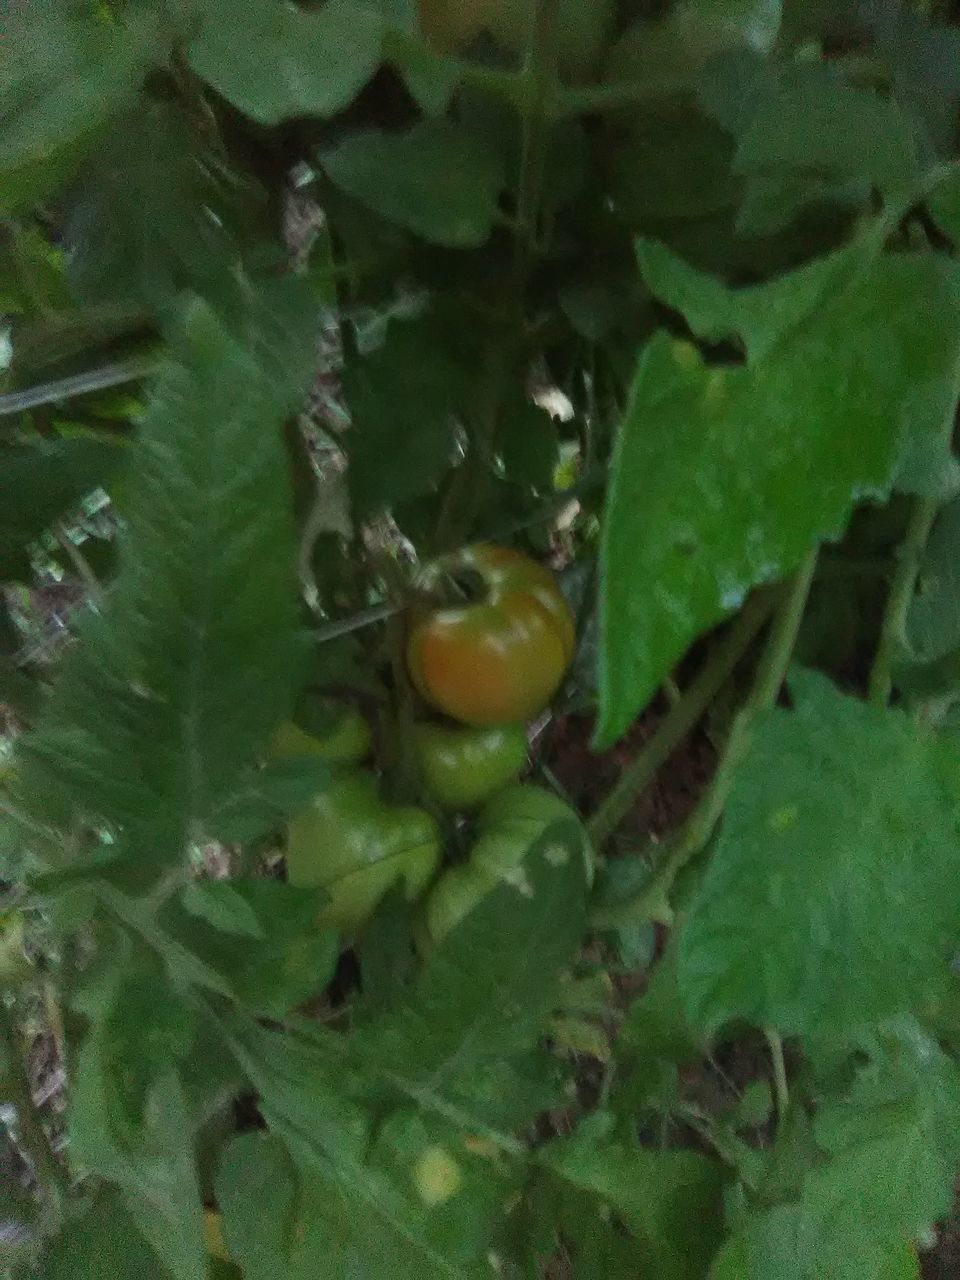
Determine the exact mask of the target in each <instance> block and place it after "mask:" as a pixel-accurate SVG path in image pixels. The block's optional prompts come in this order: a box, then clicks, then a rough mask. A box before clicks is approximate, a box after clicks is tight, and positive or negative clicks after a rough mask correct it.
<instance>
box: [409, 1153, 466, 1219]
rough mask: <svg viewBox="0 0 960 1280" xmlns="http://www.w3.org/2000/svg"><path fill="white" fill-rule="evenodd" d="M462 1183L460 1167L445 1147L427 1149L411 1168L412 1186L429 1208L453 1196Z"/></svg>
mask: <svg viewBox="0 0 960 1280" xmlns="http://www.w3.org/2000/svg"><path fill="white" fill-rule="evenodd" d="M462 1183H463V1177H462V1175H461V1173H460V1166H459V1165H458V1164H457V1162H456V1160H454V1158H453V1156H452V1155H451V1154H450V1152H449V1151H447V1149H446V1148H445V1147H427V1149H426V1151H424V1153H423V1154H422V1155H421V1156H420V1158H419V1159H418V1160H417V1162H416V1164H415V1165H414V1166H413V1185H414V1186H415V1187H416V1189H417V1195H418V1196H419V1197H420V1199H421V1200H422V1201H423V1203H424V1204H426V1205H429V1206H430V1207H431V1208H432V1207H433V1206H434V1205H437V1204H444V1203H445V1202H446V1201H447V1200H449V1199H450V1197H451V1196H455V1195H456V1194H457V1192H458V1191H459V1190H460V1187H461V1184H462Z"/></svg>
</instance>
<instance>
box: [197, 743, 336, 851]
mask: <svg viewBox="0 0 960 1280" xmlns="http://www.w3.org/2000/svg"><path fill="white" fill-rule="evenodd" d="M332 776H333V775H332V772H331V769H330V766H329V765H328V764H326V763H324V762H323V761H322V760H311V759H296V760H273V761H271V762H270V763H269V764H267V765H265V766H264V767H263V768H262V769H257V770H256V771H254V772H251V773H250V774H248V775H247V776H246V778H245V779H244V780H243V783H242V785H240V784H238V786H237V787H236V789H235V790H234V792H233V794H232V795H230V796H229V797H228V799H227V801H226V803H225V804H224V805H223V807H222V808H220V809H218V810H217V811H216V812H215V813H214V814H213V815H212V817H211V819H210V831H211V833H212V834H213V835H214V836H216V838H217V839H218V840H225V841H228V842H233V841H247V840H254V839H256V838H257V837H258V836H262V835H265V834H266V833H267V832H269V831H275V830H276V829H277V827H279V826H280V824H281V823H282V822H283V820H284V818H288V817H290V815H291V814H294V813H296V812H297V811H298V810H300V809H303V808H305V807H306V805H307V804H308V803H309V802H310V801H311V800H312V799H313V798H314V796H316V795H318V794H319V792H321V791H323V790H324V789H325V788H326V787H327V786H329V784H330V779H331V777H332Z"/></svg>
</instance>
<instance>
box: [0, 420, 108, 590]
mask: <svg viewBox="0 0 960 1280" xmlns="http://www.w3.org/2000/svg"><path fill="white" fill-rule="evenodd" d="M123 458H124V452H123V450H122V449H120V448H119V447H117V446H116V445H114V444H110V443H107V442H105V441H100V440H82V439H77V440H29V441H28V440H0V580H2V579H23V578H26V577H28V576H29V574H30V555H29V548H30V543H31V542H34V541H35V540H36V539H37V538H39V536H40V535H41V534H42V533H43V532H44V531H45V530H46V529H48V528H49V527H50V526H51V525H52V524H54V523H55V522H56V521H57V520H58V519H59V518H60V517H61V516H65V515H68V514H69V513H70V511H71V509H72V508H74V507H76V506H77V504H78V503H79V502H80V500H81V499H82V498H84V497H85V496H86V495H87V494H88V493H90V492H91V491H92V490H93V489H96V488H99V487H100V486H101V485H105V484H107V483H108V482H109V480H110V477H111V476H112V475H113V472H114V471H115V470H116V468H117V466H118V464H119V463H120V462H121V460H123Z"/></svg>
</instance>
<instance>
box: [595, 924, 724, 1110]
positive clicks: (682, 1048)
mask: <svg viewBox="0 0 960 1280" xmlns="http://www.w3.org/2000/svg"><path fill="white" fill-rule="evenodd" d="M703 1049H704V1045H703V1043H702V1040H701V1038H700V1037H699V1036H698V1035H697V1034H696V1033H695V1031H694V1029H693V1028H692V1027H691V1026H690V1023H689V1021H688V1019H687V1016H686V1012H685V1010H684V1007H683V1000H682V998H681V994H680V986H679V982H678V973H677V944H676V934H671V936H670V941H669V942H668V944H667V950H666V952H665V954H664V955H663V957H662V959H661V960H660V962H659V964H658V965H657V967H656V968H655V969H654V971H653V976H652V978H651V979H650V983H649V986H648V987H647V990H646V991H645V992H644V994H643V995H642V996H641V997H640V999H639V1000H635V1001H634V1002H633V1004H632V1005H631V1006H630V1008H629V1009H628V1011H627V1015H626V1017H625V1018H624V1020H623V1023H622V1024H621V1027H620V1034H619V1036H618V1037H617V1041H616V1046H615V1053H616V1059H617V1064H618V1069H619V1072H620V1082H619V1086H620V1087H619V1088H618V1090H617V1093H616V1098H615V1101H616V1104H617V1105H619V1106H627V1107H629V1108H631V1109H634V1110H635V1109H638V1108H640V1107H642V1106H644V1105H649V1104H651V1103H653V1104H656V1103H657V1102H663V1101H665V1100H669V1099H670V1098H671V1097H672V1096H673V1095H674V1093H675V1091H676V1069H677V1067H679V1066H681V1065H682V1064H683V1063H685V1062H690V1061H692V1060H695V1059H696V1058H698V1057H699V1056H700V1055H701V1054H702V1053H703Z"/></svg>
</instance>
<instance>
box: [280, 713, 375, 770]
mask: <svg viewBox="0 0 960 1280" xmlns="http://www.w3.org/2000/svg"><path fill="white" fill-rule="evenodd" d="M372 746H373V734H372V733H371V731H370V725H369V724H368V723H367V721H366V720H365V719H364V717H363V716H362V715H361V714H360V712H359V711H357V710H356V709H355V708H353V707H338V708H337V710H336V714H335V715H334V716H333V717H332V718H331V727H330V729H329V731H328V732H327V733H324V734H322V735H317V734H312V733H307V731H306V730H305V729H301V728H300V726H299V725H298V724H294V722H293V721H292V720H287V721H285V722H284V723H283V724H281V725H280V726H279V727H278V728H277V729H276V730H275V731H274V734H273V737H272V738H271V739H270V747H269V754H270V756H271V757H272V758H273V759H274V760H289V759H293V758H295V757H297V756H315V757H317V758H318V759H320V760H325V761H326V762H327V764H359V763H360V761H361V760H364V759H365V758H366V757H367V756H368V755H369V754H370V748H371V747H372Z"/></svg>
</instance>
